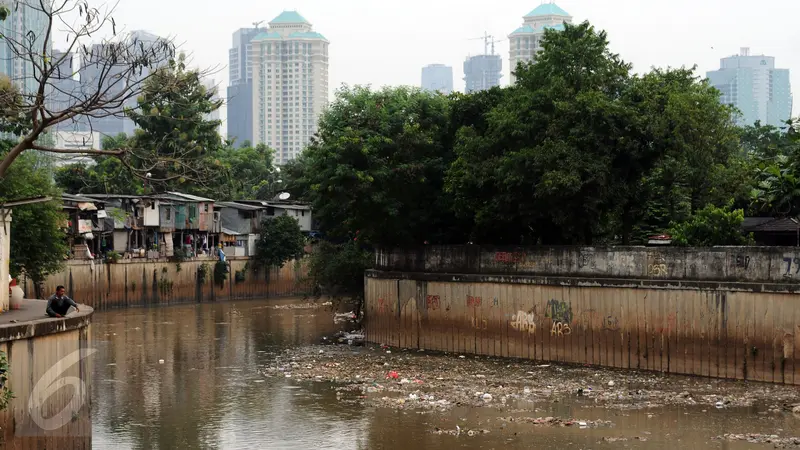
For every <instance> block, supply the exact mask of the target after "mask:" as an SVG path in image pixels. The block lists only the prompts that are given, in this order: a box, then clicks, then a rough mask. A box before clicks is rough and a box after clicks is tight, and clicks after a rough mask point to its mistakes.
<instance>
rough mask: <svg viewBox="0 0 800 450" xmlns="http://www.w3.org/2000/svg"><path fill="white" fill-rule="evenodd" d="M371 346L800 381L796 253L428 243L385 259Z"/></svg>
mask: <svg viewBox="0 0 800 450" xmlns="http://www.w3.org/2000/svg"><path fill="white" fill-rule="evenodd" d="M365 287H366V315H365V317H366V321H365V329H366V337H367V340H368V341H371V342H374V343H379V344H387V345H391V346H396V347H401V348H411V349H426V350H437V351H445V352H456V353H463V354H477V355H486V356H500V357H510V358H521V359H531V360H536V361H553V362H562V363H576V364H590V365H597V366H606V367H614V368H622V369H642V370H651V371H660V372H665V373H676V374H689V375H701V376H708V377H716V378H728V379H743V380H755V381H767V382H775V383H785V384H800V296H798V292H799V291H800V250H798V249H796V248H782V247H715V248H707V249H700V248H645V247H605V248H603V247H528V248H498V247H481V246H452V247H436V246H426V247H424V248H421V249H414V250H394V251H379V252H378V253H377V255H376V269H375V270H371V271H368V272H367V274H366V277H365Z"/></svg>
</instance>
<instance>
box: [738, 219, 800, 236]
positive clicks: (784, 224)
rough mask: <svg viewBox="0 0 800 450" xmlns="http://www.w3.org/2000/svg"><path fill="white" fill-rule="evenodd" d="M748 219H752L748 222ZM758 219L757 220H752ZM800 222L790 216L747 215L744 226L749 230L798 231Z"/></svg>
mask: <svg viewBox="0 0 800 450" xmlns="http://www.w3.org/2000/svg"><path fill="white" fill-rule="evenodd" d="M748 219H751V220H750V221H749V222H748ZM752 219H756V220H752ZM798 227H800V224H798V223H797V222H795V221H794V220H793V219H790V218H777V217H747V218H745V219H744V222H743V223H742V228H743V229H744V230H745V231H747V232H749V233H754V232H797V228H798Z"/></svg>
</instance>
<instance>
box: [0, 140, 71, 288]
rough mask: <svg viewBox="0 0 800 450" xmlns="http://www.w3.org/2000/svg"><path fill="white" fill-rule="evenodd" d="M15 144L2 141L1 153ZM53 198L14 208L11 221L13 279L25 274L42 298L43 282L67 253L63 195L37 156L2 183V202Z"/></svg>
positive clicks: (23, 161) (30, 156)
mask: <svg viewBox="0 0 800 450" xmlns="http://www.w3.org/2000/svg"><path fill="white" fill-rule="evenodd" d="M14 144H15V143H14V142H12V141H7V140H3V141H0V154H5V153H6V152H8V151H10V149H11V148H13V146H14ZM40 196H51V197H53V198H54V200H53V201H51V202H47V203H36V204H31V205H22V206H16V207H14V208H13V212H12V220H11V237H12V242H13V245H11V260H10V264H9V270H10V272H11V276H13V277H18V276H19V275H20V274H22V273H25V274H26V275H27V276H28V277H29V278H30V279H31V280H32V281H33V282H34V286H35V288H36V296H37V297H38V298H41V290H40V283H41V282H43V281H44V279H45V278H46V277H47V275H48V274H51V273H54V272H57V271H58V270H60V269H61V267H62V265H63V262H64V258H65V257H66V254H67V244H66V235H65V233H64V230H63V229H62V226H63V225H64V221H65V220H66V216H65V215H64V214H63V213H62V210H61V203H60V193H59V192H58V190H57V189H56V188H55V186H54V185H53V181H52V179H51V178H50V176H49V174H48V172H47V171H46V170H42V168H41V162H40V161H38V157H37V155H35V154H24V155H21V156H20V157H19V158H17V160H16V162H15V164H14V165H13V166H11V167H10V168H9V170H8V172H7V173H6V176H5V178H3V179H2V180H0V201H3V202H5V201H11V200H19V199H24V198H32V197H40Z"/></svg>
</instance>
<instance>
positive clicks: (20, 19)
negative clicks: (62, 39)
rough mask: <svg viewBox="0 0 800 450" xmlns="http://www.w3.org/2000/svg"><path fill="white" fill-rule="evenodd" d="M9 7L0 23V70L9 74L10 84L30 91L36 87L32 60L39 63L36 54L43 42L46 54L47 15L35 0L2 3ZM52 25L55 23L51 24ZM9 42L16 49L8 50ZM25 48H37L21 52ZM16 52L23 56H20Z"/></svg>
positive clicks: (37, 82) (10, 46)
mask: <svg viewBox="0 0 800 450" xmlns="http://www.w3.org/2000/svg"><path fill="white" fill-rule="evenodd" d="M3 4H4V5H5V6H6V7H7V8H8V9H9V14H8V17H6V19H5V20H4V21H2V22H0V33H2V36H4V38H3V40H2V41H3V42H2V43H0V73H2V74H4V75H6V76H7V77H9V78H10V79H11V80H12V82H13V83H14V85H16V86H17V88H18V89H20V90H21V91H22V92H24V93H29V94H30V93H33V92H36V90H37V89H38V88H39V81H37V80H36V75H35V74H34V62H36V63H37V65H41V63H42V61H41V60H40V57H39V56H38V55H41V50H42V48H43V47H44V44H45V43H46V44H47V49H46V50H45V54H48V55H49V54H50V48H51V46H52V43H51V42H45V39H46V38H47V29H48V26H49V18H48V16H47V13H45V11H44V10H43V8H44V6H42V5H45V4H46V2H45V3H42V4H40V2H39V1H38V0H21V1H20V2H19V4H17V3H14V4H11V3H10V2H3ZM54 26H55V24H54ZM12 42H13V43H16V44H14V46H15V47H17V50H16V51H14V50H13V49H12ZM25 48H33V49H37V50H38V51H37V52H35V54H31V55H25V53H26V51H25ZM20 53H22V54H23V55H22V56H20ZM32 58H36V61H33V60H32Z"/></svg>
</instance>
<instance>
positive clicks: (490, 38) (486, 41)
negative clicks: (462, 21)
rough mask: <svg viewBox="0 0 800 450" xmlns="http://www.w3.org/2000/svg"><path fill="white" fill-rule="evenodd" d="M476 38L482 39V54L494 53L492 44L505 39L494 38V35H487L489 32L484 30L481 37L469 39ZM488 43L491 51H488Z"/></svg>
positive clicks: (474, 39) (473, 39)
mask: <svg viewBox="0 0 800 450" xmlns="http://www.w3.org/2000/svg"><path fill="white" fill-rule="evenodd" d="M478 39H480V40H482V41H483V54H484V55H489V54H491V55H494V44H496V43H498V42H502V41H504V40H505V39H495V38H494V36H491V35H489V33H486V32H484V33H483V36H482V37H477V38H472V39H470V41H476V40H478ZM490 45H491V47H492V53H489V46H490Z"/></svg>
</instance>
